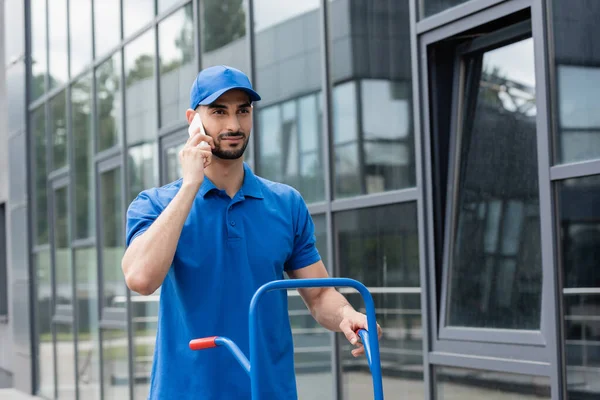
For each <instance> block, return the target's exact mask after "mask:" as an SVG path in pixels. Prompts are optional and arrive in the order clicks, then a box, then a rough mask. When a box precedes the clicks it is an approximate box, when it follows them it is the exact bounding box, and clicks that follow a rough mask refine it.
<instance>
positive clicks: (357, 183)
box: [329, 1, 416, 198]
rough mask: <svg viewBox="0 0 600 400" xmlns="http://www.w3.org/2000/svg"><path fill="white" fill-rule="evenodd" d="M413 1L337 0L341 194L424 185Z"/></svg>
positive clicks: (337, 189)
mask: <svg viewBox="0 0 600 400" xmlns="http://www.w3.org/2000/svg"><path fill="white" fill-rule="evenodd" d="M340 3H341V2H340ZM408 3H409V2H407V1H398V2H388V3H385V5H383V6H381V7H379V6H374V5H368V4H367V3H365V4H362V3H361V4H359V3H356V2H354V3H353V2H349V3H348V4H347V5H344V4H337V5H335V3H334V4H332V7H333V10H335V11H336V12H332V13H331V14H330V21H329V22H330V24H331V26H332V28H331V29H332V43H331V46H332V76H333V84H334V89H333V98H332V102H333V115H332V117H333V132H334V149H333V150H334V153H333V156H334V158H335V162H334V165H333V166H334V172H335V173H334V196H335V197H337V198H343V197H348V196H356V195H361V194H371V193H379V192H384V191H390V190H397V189H404V188H407V187H413V186H415V185H416V181H415V154H414V132H413V118H412V115H413V109H412V90H411V87H412V76H411V54H410V46H407V45H406V43H407V40H408V38H409V37H410V29H409V28H410V23H409V22H410V21H409V14H410V13H409V10H408ZM351 18H352V20H351ZM347 26H351V27H352V28H348V27H347ZM355 27H356V28H355ZM358 27H360V28H358ZM357 77H360V79H358V80H357Z"/></svg>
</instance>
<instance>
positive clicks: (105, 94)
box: [96, 53, 122, 151]
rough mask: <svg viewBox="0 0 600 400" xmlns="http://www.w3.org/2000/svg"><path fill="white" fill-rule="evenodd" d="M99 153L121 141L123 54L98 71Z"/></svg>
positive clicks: (105, 63)
mask: <svg viewBox="0 0 600 400" xmlns="http://www.w3.org/2000/svg"><path fill="white" fill-rule="evenodd" d="M96 91H97V92H96V107H97V111H96V112H97V113H98V138H97V140H98V151H102V150H106V149H109V148H111V147H113V146H116V145H117V144H119V141H120V139H121V118H122V117H121V54H120V53H116V54H114V55H113V56H112V57H111V58H109V59H108V60H106V61H105V62H104V63H102V64H101V65H100V66H99V67H98V68H97V69H96Z"/></svg>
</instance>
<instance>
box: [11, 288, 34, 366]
mask: <svg viewBox="0 0 600 400" xmlns="http://www.w3.org/2000/svg"><path fill="white" fill-rule="evenodd" d="M10 293H11V294H12V301H11V305H12V308H11V310H10V314H11V316H12V317H11V320H12V329H13V341H14V351H15V352H16V353H19V354H23V355H28V356H31V321H30V319H29V310H30V308H31V303H30V299H29V282H28V281H27V280H25V281H13V282H12V284H11V291H10ZM28 373H29V372H28ZM15 375H18V374H15Z"/></svg>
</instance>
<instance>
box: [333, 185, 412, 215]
mask: <svg viewBox="0 0 600 400" xmlns="http://www.w3.org/2000/svg"><path fill="white" fill-rule="evenodd" d="M417 198H418V191H417V189H416V188H410V189H401V190H394V191H389V192H382V193H377V194H371V195H366V196H359V197H352V198H349V199H343V200H334V201H333V202H332V203H331V210H332V211H334V212H337V211H345V210H355V209H360V208H366V207H375V206H382V205H386V204H396V203H406V202H411V201H415V200H417Z"/></svg>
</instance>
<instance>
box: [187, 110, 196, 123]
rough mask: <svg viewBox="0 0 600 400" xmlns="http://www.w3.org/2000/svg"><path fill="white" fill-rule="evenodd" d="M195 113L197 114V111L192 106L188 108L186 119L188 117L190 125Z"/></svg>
mask: <svg viewBox="0 0 600 400" xmlns="http://www.w3.org/2000/svg"><path fill="white" fill-rule="evenodd" d="M194 114H196V111H194V110H192V109H191V108H188V109H187V110H186V112H185V119H187V122H188V125H190V124H191V123H192V120H193V119H194Z"/></svg>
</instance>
